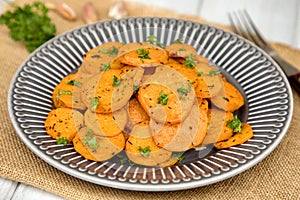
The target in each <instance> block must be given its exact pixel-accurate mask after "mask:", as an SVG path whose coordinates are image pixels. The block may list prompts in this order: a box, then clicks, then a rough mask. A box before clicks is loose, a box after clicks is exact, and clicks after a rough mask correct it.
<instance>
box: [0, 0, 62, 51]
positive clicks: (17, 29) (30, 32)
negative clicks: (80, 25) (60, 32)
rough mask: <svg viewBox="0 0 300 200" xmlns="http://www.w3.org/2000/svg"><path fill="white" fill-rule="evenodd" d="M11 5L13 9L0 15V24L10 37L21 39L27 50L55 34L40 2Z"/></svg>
mask: <svg viewBox="0 0 300 200" xmlns="http://www.w3.org/2000/svg"><path fill="white" fill-rule="evenodd" d="M13 7H14V11H7V12H6V13H4V14H3V15H1V16H0V24H5V25H6V26H7V27H8V28H9V30H10V36H11V37H12V39H14V40H16V41H22V42H23V43H24V45H25V46H26V48H27V50H28V51H29V52H32V51H34V50H35V49H36V48H38V47H39V46H40V45H42V44H43V43H44V42H46V41H47V40H49V39H51V38H53V37H54V36H55V32H56V28H55V25H54V24H52V23H51V19H50V18H49V17H48V16H47V13H48V9H47V8H46V6H45V5H44V4H43V3H42V2H38V1H37V2H34V3H33V4H31V5H30V4H26V5H25V6H24V7H18V6H16V5H14V6H13Z"/></svg>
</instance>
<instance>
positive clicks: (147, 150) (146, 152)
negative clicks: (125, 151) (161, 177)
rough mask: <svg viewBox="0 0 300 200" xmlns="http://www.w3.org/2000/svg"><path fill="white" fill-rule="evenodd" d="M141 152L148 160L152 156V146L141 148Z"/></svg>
mask: <svg viewBox="0 0 300 200" xmlns="http://www.w3.org/2000/svg"><path fill="white" fill-rule="evenodd" d="M139 151H140V154H141V155H142V156H143V157H145V158H147V157H149V155H150V151H151V150H150V146H146V147H145V148H142V147H141V146H139Z"/></svg>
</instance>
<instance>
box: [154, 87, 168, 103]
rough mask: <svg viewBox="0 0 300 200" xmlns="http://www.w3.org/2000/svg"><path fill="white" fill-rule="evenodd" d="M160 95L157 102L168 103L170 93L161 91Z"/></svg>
mask: <svg viewBox="0 0 300 200" xmlns="http://www.w3.org/2000/svg"><path fill="white" fill-rule="evenodd" d="M159 94H160V97H158V98H157V103H158V104H162V105H164V106H165V105H167V104H168V99H169V95H168V94H163V91H162V90H161V91H160V93H159Z"/></svg>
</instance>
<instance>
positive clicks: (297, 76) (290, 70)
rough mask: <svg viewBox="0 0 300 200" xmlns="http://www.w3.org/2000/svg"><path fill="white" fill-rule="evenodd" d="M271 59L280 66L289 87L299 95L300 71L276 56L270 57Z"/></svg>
mask: <svg viewBox="0 0 300 200" xmlns="http://www.w3.org/2000/svg"><path fill="white" fill-rule="evenodd" d="M271 57H272V58H273V59H274V60H275V61H276V62H277V63H278V64H279V65H280V67H281V68H282V69H283V71H284V72H285V74H286V76H287V77H288V80H289V82H290V84H291V86H292V87H293V88H294V89H295V90H296V91H297V92H298V94H299V95H300V71H299V70H298V69H296V68H295V67H294V66H292V65H291V64H290V63H288V62H287V61H285V60H284V59H282V58H281V57H280V56H279V55H278V54H275V55H271Z"/></svg>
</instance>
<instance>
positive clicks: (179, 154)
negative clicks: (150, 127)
mask: <svg viewBox="0 0 300 200" xmlns="http://www.w3.org/2000/svg"><path fill="white" fill-rule="evenodd" d="M173 157H174V158H176V159H177V160H178V164H181V163H182V161H183V160H184V155H183V153H180V152H179V153H173Z"/></svg>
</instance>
